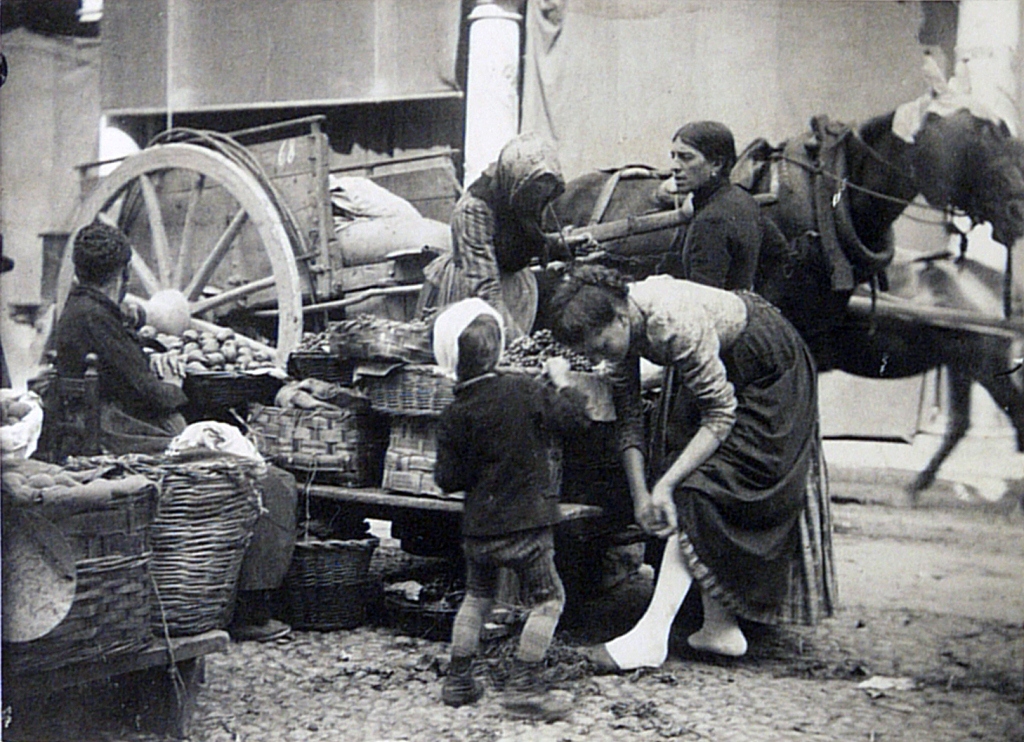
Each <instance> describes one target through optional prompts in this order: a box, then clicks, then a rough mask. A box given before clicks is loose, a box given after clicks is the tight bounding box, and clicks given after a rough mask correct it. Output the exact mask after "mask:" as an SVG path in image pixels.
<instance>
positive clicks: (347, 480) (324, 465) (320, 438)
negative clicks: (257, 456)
mask: <svg viewBox="0 0 1024 742" xmlns="http://www.w3.org/2000/svg"><path fill="white" fill-rule="evenodd" d="M249 429H250V430H251V431H252V432H253V433H254V434H255V436H256V442H257V443H256V444H257V447H258V448H259V451H260V453H262V454H263V455H264V456H267V457H268V458H270V459H272V460H273V461H274V463H276V464H277V465H278V466H281V467H284V468H286V469H291V470H298V471H301V472H304V473H306V474H308V475H309V476H312V478H313V479H315V480H319V481H330V482H332V483H335V484H346V485H351V486H354V487H371V486H377V485H378V484H379V483H380V477H381V466H382V465H383V456H384V449H385V446H386V445H387V420H386V419H384V418H383V417H382V416H380V415H377V414H374V413H373V412H372V410H371V409H370V406H369V404H364V405H357V406H353V407H349V408H346V409H327V408H323V409H316V410H301V409H293V408H282V407H264V406H263V405H254V406H253V410H252V414H251V416H250V419H249Z"/></svg>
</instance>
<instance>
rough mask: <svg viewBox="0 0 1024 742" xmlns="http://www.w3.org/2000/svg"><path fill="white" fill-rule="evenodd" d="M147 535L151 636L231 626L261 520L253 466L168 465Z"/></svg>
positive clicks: (224, 461)
mask: <svg viewBox="0 0 1024 742" xmlns="http://www.w3.org/2000/svg"><path fill="white" fill-rule="evenodd" d="M158 471H159V473H160V475H161V494H160V500H159V503H158V505H157V512H156V517H155V518H154V520H153V525H152V527H151V529H150V539H151V543H152V548H153V560H152V562H151V564H150V572H151V573H152V575H153V580H154V582H155V584H156V600H155V601H154V606H153V611H152V616H151V619H152V622H153V628H154V630H155V631H157V632H158V633H159V634H160V635H163V634H164V632H166V633H167V634H169V635H170V636H190V635H193V634H200V633H202V632H204V631H209V630H211V629H219V628H223V627H224V626H225V625H227V622H228V620H229V619H230V614H231V609H232V605H233V601H234V596H235V589H236V583H237V580H238V571H239V568H240V567H241V564H242V557H243V556H244V555H245V549H246V547H248V545H249V541H250V540H251V538H252V533H253V529H254V528H255V526H256V521H257V520H258V519H259V516H260V509H261V503H260V494H259V490H258V487H257V474H258V469H257V465H255V464H253V463H252V462H249V461H247V460H245V459H240V458H236V457H227V456H218V457H215V458H204V459H198V460H192V461H177V460H174V459H165V460H164V461H163V462H162V463H161V464H160V466H159V467H158Z"/></svg>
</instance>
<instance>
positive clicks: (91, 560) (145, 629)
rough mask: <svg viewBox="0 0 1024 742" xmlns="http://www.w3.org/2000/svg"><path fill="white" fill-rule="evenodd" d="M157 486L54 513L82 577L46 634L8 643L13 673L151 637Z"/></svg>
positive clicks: (135, 645)
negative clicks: (151, 536) (60, 515)
mask: <svg viewBox="0 0 1024 742" xmlns="http://www.w3.org/2000/svg"><path fill="white" fill-rule="evenodd" d="M155 496H156V487H155V486H147V487H143V488H141V489H139V490H138V491H136V492H134V493H131V494H128V495H126V496H123V497H117V498H116V499H115V500H114V501H113V502H112V504H111V506H110V507H107V508H102V509H90V510H86V511H83V512H79V513H75V514H74V515H71V516H68V517H66V518H64V519H61V520H57V521H55V523H54V525H56V526H57V528H58V529H59V530H60V531H61V533H62V534H63V535H64V536H65V538H66V539H67V541H68V544H69V546H71V549H72V551H73V552H74V554H75V572H76V575H77V584H76V587H75V597H74V602H73V603H72V604H71V610H70V611H69V612H68V615H67V616H65V617H64V619H63V620H62V621H61V622H60V623H59V624H58V625H57V626H56V627H55V628H54V629H53V630H52V631H51V632H49V633H48V634H46V635H45V636H43V637H41V638H39V639H36V640H34V641H30V642H24V643H18V644H6V643H5V644H4V647H3V657H4V668H5V670H10V671H11V672H13V673H14V674H19V673H24V672H36V671H43V670H53V669H57V668H60V667H64V666H66V665H70V664H73V663H76V662H85V661H89V660H96V659H101V658H104V657H110V656H113V655H117V654H121V653H126V652H133V651H136V650H138V649H140V648H141V647H143V646H145V645H146V644H147V643H149V641H150V639H151V636H152V634H151V632H150V624H149V609H150V595H151V580H150V574H149V563H150V558H151V555H150V552H149V543H148V538H147V537H148V530H149V526H150V521H151V520H152V517H153V509H154V502H155Z"/></svg>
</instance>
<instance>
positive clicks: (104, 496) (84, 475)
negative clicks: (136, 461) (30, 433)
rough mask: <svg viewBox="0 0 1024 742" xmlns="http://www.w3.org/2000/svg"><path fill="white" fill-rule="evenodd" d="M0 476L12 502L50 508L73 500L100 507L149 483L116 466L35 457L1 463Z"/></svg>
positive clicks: (147, 480) (142, 477)
mask: <svg viewBox="0 0 1024 742" xmlns="http://www.w3.org/2000/svg"><path fill="white" fill-rule="evenodd" d="M0 477H2V481H3V489H4V492H5V494H7V495H8V496H10V497H11V502H12V504H22V505H29V504H32V505H41V506H50V507H60V506H64V505H70V504H72V503H73V504H74V506H75V507H81V506H85V505H96V506H102V505H105V504H109V503H110V502H112V501H113V500H114V499H115V498H117V497H118V496H124V495H128V494H132V493H135V492H138V491H140V490H141V489H142V488H144V487H146V486H148V485H150V484H151V482H150V480H149V479H147V478H146V477H145V476H143V475H141V474H127V475H126V474H125V472H124V471H123V469H122V468H121V467H117V466H104V465H100V464H90V463H88V462H85V463H84V464H83V465H79V466H69V467H61V466H57V465H56V464H48V463H46V462H44V461H36V460H35V459H24V460H21V461H8V462H4V469H3V473H2V475H0Z"/></svg>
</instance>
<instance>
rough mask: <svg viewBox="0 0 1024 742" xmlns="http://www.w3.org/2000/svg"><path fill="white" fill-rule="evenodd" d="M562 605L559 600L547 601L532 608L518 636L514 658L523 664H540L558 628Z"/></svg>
mask: <svg viewBox="0 0 1024 742" xmlns="http://www.w3.org/2000/svg"><path fill="white" fill-rule="evenodd" d="M563 605H564V604H563V603H562V601H560V600H549V601H547V602H544V603H540V604H539V605H536V606H534V607H533V608H532V609H531V610H530V615H529V616H527V618H526V623H525V624H523V632H522V634H520V635H519V648H518V649H517V650H516V658H517V659H520V660H522V661H523V662H530V663H535V662H540V661H541V660H543V659H544V655H545V654H546V653H547V651H548V647H550V646H551V639H552V638H553V637H554V635H555V629H556V628H557V627H558V619H559V618H560V617H561V615H562V607H563Z"/></svg>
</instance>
